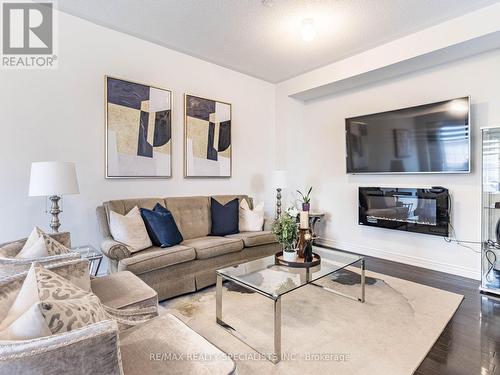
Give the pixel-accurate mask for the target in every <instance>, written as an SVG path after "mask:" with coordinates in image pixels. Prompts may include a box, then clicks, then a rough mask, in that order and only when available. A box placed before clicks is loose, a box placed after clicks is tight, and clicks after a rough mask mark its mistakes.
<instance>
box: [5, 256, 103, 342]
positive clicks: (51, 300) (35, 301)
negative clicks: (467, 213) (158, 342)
mask: <svg viewBox="0 0 500 375" xmlns="http://www.w3.org/2000/svg"><path fill="white" fill-rule="evenodd" d="M106 318H107V314H106V312H105V310H104V308H103V306H102V305H101V302H100V300H99V298H98V297H97V296H96V295H94V294H93V293H91V292H87V291H85V290H83V289H81V288H79V287H77V286H76V285H74V284H72V283H71V282H69V281H68V280H66V279H64V278H63V277H61V276H59V275H57V274H55V273H54V272H52V271H50V270H47V269H45V268H44V267H43V266H41V265H38V264H36V263H34V264H32V266H31V268H30V270H29V272H28V274H27V275H26V278H25V280H24V282H23V285H22V287H21V289H20V291H19V294H18V295H17V297H16V300H15V301H14V303H13V304H12V306H11V308H10V310H9V311H8V313H7V315H6V316H5V318H4V320H3V321H2V322H0V340H26V339H33V338H36V337H43V336H48V335H50V334H55V333H61V332H68V331H71V330H74V329H77V328H81V327H84V326H87V325H89V324H92V323H96V322H99V321H101V320H104V319H106Z"/></svg>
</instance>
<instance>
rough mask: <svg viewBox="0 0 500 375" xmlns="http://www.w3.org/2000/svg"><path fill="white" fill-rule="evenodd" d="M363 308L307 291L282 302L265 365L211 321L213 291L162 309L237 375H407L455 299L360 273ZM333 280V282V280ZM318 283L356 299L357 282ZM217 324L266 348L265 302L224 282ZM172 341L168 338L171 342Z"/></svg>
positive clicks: (269, 314)
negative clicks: (277, 356)
mask: <svg viewBox="0 0 500 375" xmlns="http://www.w3.org/2000/svg"><path fill="white" fill-rule="evenodd" d="M367 276H368V277H367V285H366V302H365V303H364V304H362V303H359V302H356V301H353V300H350V299H347V298H344V297H341V296H337V295H335V294H332V293H329V292H327V291H325V290H323V289H321V288H318V287H315V286H305V287H303V288H300V289H298V290H295V291H292V292H290V293H288V294H286V295H285V296H283V297H282V303H281V308H282V351H283V357H284V359H283V360H282V361H281V362H280V363H278V364H276V365H273V364H272V363H271V362H269V361H267V360H265V359H263V358H260V356H259V355H258V354H257V352H255V351H254V350H252V349H251V348H250V347H249V346H247V345H245V344H244V343H242V342H241V341H240V340H238V339H237V338H235V337H234V336H233V335H231V334H230V333H228V332H227V331H225V330H224V329H223V328H222V327H220V326H218V325H217V323H216V322H215V288H214V287H211V288H208V289H206V290H203V291H201V292H198V293H194V294H189V295H186V296H181V297H178V298H175V299H172V300H169V301H166V302H164V303H162V304H161V305H162V306H163V307H164V308H165V309H166V311H167V312H170V313H173V314H174V315H176V316H178V317H179V318H180V319H182V320H183V321H185V322H186V323H187V324H188V325H189V326H190V327H191V328H192V329H194V330H195V331H196V332H198V333H199V334H201V335H202V336H204V337H206V338H207V339H208V340H209V341H211V342H212V343H213V344H215V345H216V346H218V347H219V348H221V349H222V350H223V351H225V352H226V353H228V354H230V355H232V356H234V359H235V361H236V363H237V371H238V374H239V375H244V374H287V375H289V374H337V375H340V374H349V375H351V374H356V375H358V374H371V375H374V374H380V375H392V374H394V375H407V374H408V375H410V374H412V373H413V372H414V371H415V370H416V369H417V368H418V366H419V364H420V363H421V361H422V360H423V359H424V358H425V356H426V354H427V353H428V351H429V350H430V349H431V347H432V345H433V344H434V342H435V341H436V340H437V338H438V337H439V335H440V334H441V332H442V331H443V329H444V328H445V326H446V324H447V323H448V321H449V320H450V319H451V317H452V316H453V314H454V313H455V311H456V309H457V308H458V306H459V305H460V302H461V301H462V298H463V296H461V295H458V294H455V293H450V292H447V291H444V290H440V289H435V288H431V287H428V286H424V285H421V284H416V283H412V282H409V281H406V280H402V279H398V278H394V277H390V276H386V275H381V274H376V273H372V272H367ZM334 279H335V280H334ZM321 284H323V285H325V286H328V287H330V288H332V289H335V290H338V291H340V292H342V293H346V294H351V295H357V293H358V292H359V275H357V274H354V273H353V272H351V271H343V272H341V273H338V274H337V276H335V277H333V278H332V277H328V278H324V279H322V281H321ZM224 285H225V289H224V294H223V319H224V321H225V322H226V323H228V324H229V325H231V326H232V327H234V328H235V329H237V330H238V331H239V332H241V333H243V334H244V335H245V336H246V337H247V338H248V340H249V341H251V342H249V343H250V344H252V345H254V346H255V347H262V346H264V347H265V348H268V351H269V352H270V351H271V349H272V343H273V330H272V327H273V326H272V322H273V303H272V301H271V300H269V299H267V298H265V297H263V296H261V295H259V294H257V293H248V292H247V291H246V290H244V289H241V288H240V287H238V286H236V285H234V284H227V283H225V284H224ZM172 339H173V340H175V338H172Z"/></svg>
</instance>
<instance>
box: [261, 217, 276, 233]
mask: <svg viewBox="0 0 500 375" xmlns="http://www.w3.org/2000/svg"><path fill="white" fill-rule="evenodd" d="M273 223H274V219H272V218H270V217H266V218H264V225H263V226H262V230H264V231H271V230H272V229H273Z"/></svg>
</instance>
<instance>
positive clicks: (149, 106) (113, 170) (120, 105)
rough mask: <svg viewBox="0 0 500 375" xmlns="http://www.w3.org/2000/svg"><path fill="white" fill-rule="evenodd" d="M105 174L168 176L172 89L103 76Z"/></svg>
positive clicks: (170, 161)
mask: <svg viewBox="0 0 500 375" xmlns="http://www.w3.org/2000/svg"><path fill="white" fill-rule="evenodd" d="M104 88H105V90H104V93H105V94H104V101H105V105H104V107H105V177H106V178H107V179H113V178H160V179H161V178H170V177H172V143H173V140H172V114H173V91H172V90H170V89H167V88H162V87H159V86H156V85H150V84H145V83H140V82H136V81H131V80H128V79H123V78H119V77H114V76H109V75H106V76H105V77H104Z"/></svg>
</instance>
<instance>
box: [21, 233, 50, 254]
mask: <svg viewBox="0 0 500 375" xmlns="http://www.w3.org/2000/svg"><path fill="white" fill-rule="evenodd" d="M46 256H49V253H48V252H47V247H46V246H45V240H44V239H43V237H39V238H38V239H37V240H36V241H35V243H33V245H32V246H30V247H28V248H24V247H23V248H22V250H21V251H20V252H19V253H18V254H17V255H16V256H15V257H16V258H20V259H31V258H43V257H46Z"/></svg>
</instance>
